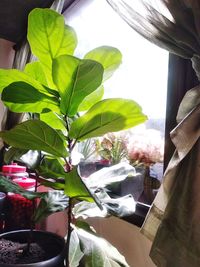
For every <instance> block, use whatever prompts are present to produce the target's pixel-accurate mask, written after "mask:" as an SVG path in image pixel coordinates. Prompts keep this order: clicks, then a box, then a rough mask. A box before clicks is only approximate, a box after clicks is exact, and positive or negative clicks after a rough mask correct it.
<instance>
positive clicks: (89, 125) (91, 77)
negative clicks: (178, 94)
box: [0, 9, 146, 267]
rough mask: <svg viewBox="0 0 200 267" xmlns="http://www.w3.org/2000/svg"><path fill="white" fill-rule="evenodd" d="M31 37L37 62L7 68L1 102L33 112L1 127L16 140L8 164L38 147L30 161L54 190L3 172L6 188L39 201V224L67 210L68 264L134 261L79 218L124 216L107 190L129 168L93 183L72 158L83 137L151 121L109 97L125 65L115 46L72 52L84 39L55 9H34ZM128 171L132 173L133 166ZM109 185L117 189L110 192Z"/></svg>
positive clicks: (0, 185)
mask: <svg viewBox="0 0 200 267" xmlns="http://www.w3.org/2000/svg"><path fill="white" fill-rule="evenodd" d="M28 41H29V44H30V46H31V50H32V53H33V54H34V55H35V57H36V58H37V61H34V62H32V63H29V64H27V65H26V67H25V69H24V71H23V72H21V71H18V70H3V69H2V70H0V90H1V92H2V101H3V102H4V104H5V105H6V106H7V107H8V108H9V109H10V110H11V111H13V112H20V113H21V112H28V113H29V115H30V119H28V120H26V121H24V122H22V123H20V124H18V125H17V126H16V127H15V128H13V129H11V130H9V131H3V132H1V133H0V136H1V138H2V139H3V140H4V142H5V143H6V144H8V145H9V146H10V147H9V150H8V151H7V152H6V154H5V160H6V161H7V162H9V161H11V160H13V159H16V158H20V157H21V156H22V155H24V154H25V155H28V154H26V153H30V151H32V150H33V151H37V160H36V161H35V162H34V163H33V162H30V161H29V168H30V169H31V170H32V172H34V173H35V174H36V177H37V180H38V181H39V183H42V184H44V185H46V186H48V187H50V188H51V189H52V190H51V191H49V192H47V193H45V192H42V193H39V192H29V191H26V190H24V189H22V188H20V187H18V186H17V185H16V184H14V183H12V181H9V180H8V179H6V178H5V177H3V176H1V179H0V189H1V190H3V191H7V192H11V191H12V192H16V193H19V194H21V195H23V196H25V197H27V198H29V199H33V198H38V199H40V203H39V205H38V208H37V210H36V213H35V215H34V218H33V220H34V222H38V221H40V220H41V219H43V218H45V217H46V216H48V215H49V214H51V213H54V212H57V211H61V210H65V209H67V212H68V223H67V224H68V234H67V237H66V249H65V252H66V253H65V259H66V261H65V264H66V266H67V267H69V266H70V267H76V266H95V267H98V266H99V267H100V266H105V265H106V264H114V265H113V266H127V264H126V262H125V260H124V259H123V257H121V256H120V254H119V253H118V252H117V250H115V249H114V248H112V247H111V246H110V245H109V244H108V243H107V242H106V241H105V240H104V241H103V239H99V238H98V237H97V236H96V234H95V233H94V232H93V231H92V230H91V228H90V227H89V226H88V225H87V224H86V223H85V222H83V221H79V220H76V222H75V221H74V217H76V218H78V217H79V216H81V214H83V213H84V212H83V211H85V213H86V214H87V210H90V209H93V210H95V211H96V210H97V209H98V212H97V213H101V216H106V215H108V214H113V215H116V216H121V215H122V213H123V212H122V210H123V208H122V209H119V206H120V205H119V203H120V202H119V200H118V199H112V198H111V197H110V196H109V194H108V191H109V190H111V185H112V183H114V182H115V176H116V175H117V172H119V173H120V171H122V172H123V171H124V169H126V167H124V166H123V167H120V168H119V169H118V170H117V171H116V168H115V169H114V170H113V169H112V170H111V171H110V172H111V173H112V175H110V174H109V171H108V172H107V175H110V177H111V179H110V180H109V182H106V183H105V188H103V187H101V188H99V187H98V182H99V181H98V179H96V180H95V176H94V179H91V180H90V179H89V180H88V181H89V183H86V181H84V180H83V179H82V178H81V177H80V174H79V168H78V166H73V159H72V152H73V150H74V148H75V146H76V144H77V143H78V142H81V141H84V140H87V139H88V138H92V137H97V136H101V135H104V134H105V133H108V132H115V131H120V130H123V129H127V128H130V127H133V126H135V125H137V124H139V123H142V122H144V121H145V120H146V116H145V115H144V114H143V113H142V110H141V108H140V106H139V105H138V104H137V103H136V102H134V101H133V100H127V99H119V98H117V99H105V100H102V97H103V91H104V89H103V85H102V83H103V81H105V80H106V79H108V78H109V77H110V76H111V75H112V74H113V72H114V71H115V69H116V68H117V67H118V66H119V64H120V63H121V53H120V52H119V50H118V49H116V48H113V47H99V48H96V49H94V50H92V51H90V52H89V53H87V54H86V55H85V57H84V59H79V58H77V57H75V56H73V53H74V50H75V47H76V44H77V38H76V34H75V32H74V30H73V29H72V28H71V27H69V26H66V25H65V24H64V18H63V16H61V15H60V14H58V13H56V12H55V11H52V10H49V9H35V10H33V11H32V12H31V13H30V15H29V20H28ZM24 158H25V161H26V160H27V159H26V157H24ZM126 171H130V170H129V168H127V169H126ZM104 178H107V177H104ZM124 178H125V177H124ZM102 179H103V177H102ZM120 179H123V178H122V176H120ZM118 182H119V181H118ZM108 184H109V186H110V188H109V190H107V191H106V186H107V185H108ZM128 199H130V197H128ZM123 201H124V199H123ZM120 207H121V206H120ZM72 222H73V224H72ZM99 240H100V242H98V241H99ZM90 242H92V244H93V246H91V245H89V243H90ZM99 244H101V245H99ZM100 248H101V249H100ZM102 249H103V250H102ZM0 266H1V265H0ZM2 266H3V265H2ZM6 266H7V265H6ZM11 266H12V265H11ZM15 266H17V265H15ZM19 266H21V265H19ZM22 266H26V265H22ZM27 266H29V265H27ZM30 266H32V265H30ZM33 266H38V265H33ZM106 266H107V265H106Z"/></svg>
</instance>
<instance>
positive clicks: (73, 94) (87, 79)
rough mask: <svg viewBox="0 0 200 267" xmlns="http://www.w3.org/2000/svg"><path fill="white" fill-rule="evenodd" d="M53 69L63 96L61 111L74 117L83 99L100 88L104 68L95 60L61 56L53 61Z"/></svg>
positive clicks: (54, 78)
mask: <svg viewBox="0 0 200 267" xmlns="http://www.w3.org/2000/svg"><path fill="white" fill-rule="evenodd" d="M52 69H53V80H54V83H55V84H56V86H57V87H58V90H59V93H60V96H61V111H62V113H63V114H67V115H69V116H74V115H75V114H76V113H77V110H78V106H79V105H80V103H81V102H82V101H83V99H84V98H85V97H86V96H87V95H89V94H91V93H92V92H93V91H95V90H96V89H97V88H98V87H99V86H100V84H101V82H102V75H103V67H102V65H101V64H99V63H98V62H95V61H93V60H86V59H85V60H79V59H77V58H75V57H72V56H60V57H58V58H56V59H55V60H54V61H53V67H52Z"/></svg>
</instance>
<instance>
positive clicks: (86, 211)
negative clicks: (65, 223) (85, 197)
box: [73, 189, 136, 219]
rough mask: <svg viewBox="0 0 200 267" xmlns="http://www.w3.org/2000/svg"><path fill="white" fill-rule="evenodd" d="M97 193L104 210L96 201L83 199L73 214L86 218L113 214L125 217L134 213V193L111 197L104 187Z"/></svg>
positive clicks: (75, 207)
mask: <svg viewBox="0 0 200 267" xmlns="http://www.w3.org/2000/svg"><path fill="white" fill-rule="evenodd" d="M96 195H97V197H98V199H99V201H100V202H101V205H102V206H103V210H101V209H99V207H98V206H97V205H96V203H89V202H86V201H82V202H80V203H78V204H76V205H75V206H74V209H73V214H74V216H75V217H76V218H79V217H82V218H84V219H86V218H88V217H89V218H90V217H107V216H111V215H112V216H116V217H124V216H130V215H133V214H134V212H135V206H136V202H135V201H134V199H133V197H132V195H126V196H124V197H117V198H111V197H110V196H109V195H108V193H106V191H105V190H104V189H99V192H98V193H97V194H96Z"/></svg>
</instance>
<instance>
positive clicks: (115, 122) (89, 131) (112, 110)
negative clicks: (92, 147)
mask: <svg viewBox="0 0 200 267" xmlns="http://www.w3.org/2000/svg"><path fill="white" fill-rule="evenodd" d="M146 119H147V117H146V116H145V115H144V114H143V113H142V109H141V107H140V106H139V105H138V104H137V103H136V102H135V101H133V100H127V99H120V98H113V99H106V100H102V101H100V102H98V103H96V104H95V105H94V106H92V107H91V108H90V109H89V111H88V112H86V113H85V114H84V115H83V116H81V117H80V118H78V119H77V120H76V121H74V122H73V123H72V125H71V129H70V132H69V136H70V138H74V139H76V140H79V141H82V140H85V139H86V138H92V137H97V136H101V135H104V134H105V133H108V132H116V131H120V130H125V129H128V128H131V127H133V126H136V125H138V124H140V123H143V122H144V121H145V120H146Z"/></svg>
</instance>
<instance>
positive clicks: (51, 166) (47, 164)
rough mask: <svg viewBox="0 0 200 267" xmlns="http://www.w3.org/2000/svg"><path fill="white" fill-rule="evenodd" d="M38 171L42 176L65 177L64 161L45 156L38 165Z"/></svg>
mask: <svg viewBox="0 0 200 267" xmlns="http://www.w3.org/2000/svg"><path fill="white" fill-rule="evenodd" d="M38 173H39V175H40V176H42V177H46V178H54V179H55V178H63V179H64V177H65V174H66V172H65V170H64V162H62V164H61V162H60V160H59V159H57V158H51V157H47V156H46V157H44V159H43V160H42V162H41V164H40V166H39V167H38Z"/></svg>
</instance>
